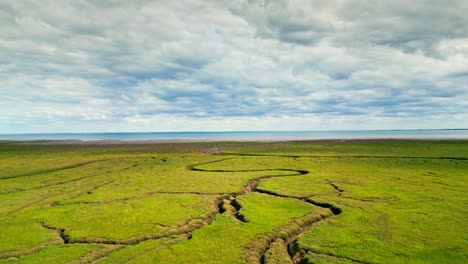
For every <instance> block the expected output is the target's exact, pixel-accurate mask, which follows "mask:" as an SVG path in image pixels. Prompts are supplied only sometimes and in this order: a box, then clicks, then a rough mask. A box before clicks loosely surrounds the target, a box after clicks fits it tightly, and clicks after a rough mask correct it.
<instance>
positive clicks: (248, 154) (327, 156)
mask: <svg viewBox="0 0 468 264" xmlns="http://www.w3.org/2000/svg"><path fill="white" fill-rule="evenodd" d="M218 155H223V156H246V157H283V158H358V159H359V158H363V159H436V160H437V159H443V160H468V158H464V157H424V156H370V155H281V154H255V153H252V154H251V153H231V152H222V153H220V154H218Z"/></svg>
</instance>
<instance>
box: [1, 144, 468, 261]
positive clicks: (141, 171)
mask: <svg viewBox="0 0 468 264" xmlns="http://www.w3.org/2000/svg"><path fill="white" fill-rule="evenodd" d="M214 147H220V148H221V150H222V151H223V154H222V155H210V154H204V153H203V152H207V153H211V151H210V150H211V149H212V148H214ZM206 150H207V151H206ZM467 179H468V142H466V141H401V140H398V141H392V140H384V141H382V140H380V141H372V140H369V141H345V142H337V141H311V142H286V143H243V142H213V143H190V144H189V143H186V144H175V143H174V144H120V145H119V144H117V145H93V144H86V145H80V144H62V143H60V144H59V143H56V144H54V143H48V144H42V143H40V144H25V143H4V144H0V201H1V206H0V230H1V232H0V263H44V262H51V263H259V262H261V261H262V262H264V263H297V262H300V261H302V262H301V263H355V262H360V263H466V261H467V257H468V250H467V248H468V242H467V241H468V224H467V223H468V208H467V207H466V204H468V196H467V195H466V190H467V187H468V183H467ZM330 208H331V209H333V210H332V211H333V212H332V211H330Z"/></svg>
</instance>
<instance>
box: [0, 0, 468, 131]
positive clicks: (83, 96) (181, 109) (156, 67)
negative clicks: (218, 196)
mask: <svg viewBox="0 0 468 264" xmlns="http://www.w3.org/2000/svg"><path fill="white" fill-rule="evenodd" d="M467 14H468V1H466V0H446V1H442V0H440V1H418V0H415V1H406V0H405V1H399V0H396V1H386V0H385V1H361V0H352V1H348V0H337V1H315V0H291V1H285V0H271V1H268V0H226V1H224V0H219V1H206V0H204V1H203V0H199V1H196V0H188V1H165V0H164V1H154V0H151V1H144V0H135V1H111V0H100V1H91V0H90V1H84V0H55V1H54V0H41V1H37V0H21V1H18V0H1V1H0V133H3V134H8V133H40V132H80V133H82V132H119V131H120V132H123V131H125V132H149V131H154V132H157V131H247V130H270V131H274V130H357V129H430V128H468V15H467Z"/></svg>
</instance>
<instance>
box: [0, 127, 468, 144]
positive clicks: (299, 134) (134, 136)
mask: <svg viewBox="0 0 468 264" xmlns="http://www.w3.org/2000/svg"><path fill="white" fill-rule="evenodd" d="M384 138H395V139H468V129H434V130H429V129H427V130H353V131H345V130H342V131H240V132H143V133H126V132H123V133H43V134H0V140H83V141H90V140H181V141H183V140H196V141H202V140H308V139H309V140H314V139H384Z"/></svg>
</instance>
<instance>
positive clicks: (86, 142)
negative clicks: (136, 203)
mask: <svg viewBox="0 0 468 264" xmlns="http://www.w3.org/2000/svg"><path fill="white" fill-rule="evenodd" d="M398 141H419V142H424V141H428V142H434V141H453V142H457V141H468V138H352V139H306V138H304V139H250V140H249V139H155V140H0V144H21V145H23V144H25V145H146V144H179V143H180V144H183V143H189V144H190V143H217V142H219V143H229V142H232V143H300V142H305V143H313V142H336V143H345V142H355V143H358V142H361V143H362V142H369V143H372V142H398Z"/></svg>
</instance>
